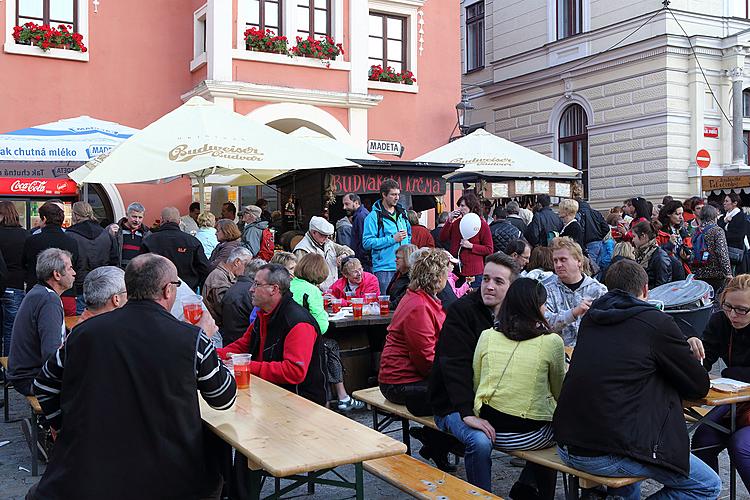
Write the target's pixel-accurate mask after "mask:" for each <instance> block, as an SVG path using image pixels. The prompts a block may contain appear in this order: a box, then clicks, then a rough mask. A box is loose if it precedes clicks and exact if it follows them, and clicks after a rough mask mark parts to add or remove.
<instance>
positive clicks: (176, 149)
mask: <svg viewBox="0 0 750 500" xmlns="http://www.w3.org/2000/svg"><path fill="white" fill-rule="evenodd" d="M343 166H355V164H354V163H352V162H351V161H349V160H346V159H345V158H342V157H340V156H337V155H335V154H332V153H329V152H326V151H323V150H321V149H318V148H315V147H313V146H310V145H308V144H306V143H304V142H302V141H300V140H298V139H295V138H293V137H290V136H289V135H287V134H284V133H283V132H279V131H278V130H275V129H273V128H271V127H268V126H266V125H263V124H261V123H257V122H254V121H252V120H248V119H247V118H246V117H245V116H243V115H240V114H239V113H235V112H234V111H232V110H229V109H226V108H224V107H222V106H218V105H215V104H213V103H211V102H209V101H207V100H205V99H203V98H201V97H193V98H191V99H190V100H189V101H188V102H186V103H185V104H183V105H182V106H180V107H179V108H177V109H175V110H174V111H171V112H170V113H167V114H166V115H164V116H162V117H161V118H159V119H158V120H156V121H155V122H153V123H151V124H150V125H148V126H147V127H146V128H144V129H143V130H140V131H138V132H136V133H135V134H133V136H132V137H131V138H130V139H128V140H126V141H125V142H123V143H122V144H120V145H119V146H118V147H117V148H115V149H113V150H111V151H110V152H109V153H107V154H106V155H102V156H100V157H97V158H95V159H94V160H92V161H91V162H89V163H87V164H86V165H83V166H82V167H81V168H79V169H77V170H76V171H74V172H71V174H70V177H71V178H73V179H74V180H76V181H78V182H109V183H130V182H147V181H154V180H158V179H169V178H173V177H176V176H180V175H190V176H191V177H195V178H196V179H197V181H198V186H199V187H200V191H201V201H203V199H204V197H203V187H204V186H205V181H206V178H207V177H208V176H211V175H216V174H219V175H222V176H240V175H243V174H246V175H248V176H250V177H258V176H259V174H260V175H263V174H270V173H271V172H273V174H274V175H278V174H280V173H282V172H285V171H289V170H303V169H314V168H332V167H343ZM266 177H267V175H266Z"/></svg>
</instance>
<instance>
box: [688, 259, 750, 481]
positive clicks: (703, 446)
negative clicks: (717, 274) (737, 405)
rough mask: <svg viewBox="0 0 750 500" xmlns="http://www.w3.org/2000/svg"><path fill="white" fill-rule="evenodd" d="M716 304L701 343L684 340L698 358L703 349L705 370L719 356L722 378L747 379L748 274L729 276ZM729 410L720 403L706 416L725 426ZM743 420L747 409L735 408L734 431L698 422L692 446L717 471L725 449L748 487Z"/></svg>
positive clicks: (748, 432)
mask: <svg viewBox="0 0 750 500" xmlns="http://www.w3.org/2000/svg"><path fill="white" fill-rule="evenodd" d="M720 304H721V309H722V311H721V312H717V313H715V314H714V315H713V316H711V320H710V321H709V322H708V326H707V327H706V331H705V332H703V342H702V344H701V341H699V340H698V339H696V338H695V337H693V338H691V339H688V343H689V344H690V345H691V347H692V349H693V352H694V353H696V354H697V356H696V357H698V358H699V357H700V350H701V347H702V348H703V351H704V353H705V357H704V358H703V366H704V367H705V368H706V370H707V371H710V370H711V367H713V365H714V363H716V362H717V361H718V360H719V359H721V360H722V361H723V362H724V363H725V364H726V365H727V367H726V368H724V369H723V370H722V371H721V376H722V377H727V378H732V379H735V380H741V381H742V382H750V274H741V275H739V276H737V277H735V278H732V281H730V282H729V284H728V285H727V286H726V288H725V289H724V292H723V293H722V294H721V300H720ZM729 409H730V408H729V405H726V406H723V407H721V408H720V409H719V410H717V411H715V412H713V413H712V415H711V417H709V418H710V419H711V420H712V421H714V422H720V423H723V424H724V425H725V426H726V427H728V426H729V425H728V422H727V421H726V420H728V418H729ZM747 419H748V414H747V412H746V411H743V410H742V409H738V412H737V430H736V431H735V432H734V434H731V435H727V434H725V433H723V432H718V431H717V430H715V429H714V428H713V427H709V426H708V425H701V426H700V427H698V429H697V430H696V431H695V434H694V435H693V443H692V448H693V449H694V450H696V451H695V455H696V456H697V457H698V458H700V459H701V460H703V461H704V462H705V463H706V464H708V465H709V466H710V467H711V468H712V469H713V470H715V471H717V472H718V470H719V460H718V456H719V453H721V452H722V451H723V450H724V449H725V448H727V449H728V451H729V456H730V458H731V459H732V460H733V461H734V463H735V464H736V466H737V471H738V472H739V473H740V477H741V478H742V482H743V483H745V486H750V458H748V457H750V426H747ZM722 421H723V422H722Z"/></svg>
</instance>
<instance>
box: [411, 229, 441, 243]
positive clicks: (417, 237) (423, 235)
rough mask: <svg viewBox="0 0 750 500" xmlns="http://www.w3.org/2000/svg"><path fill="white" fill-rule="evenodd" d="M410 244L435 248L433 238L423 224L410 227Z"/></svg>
mask: <svg viewBox="0 0 750 500" xmlns="http://www.w3.org/2000/svg"><path fill="white" fill-rule="evenodd" d="M411 244H412V245H416V246H417V248H424V247H429V248H435V239H434V238H433V237H432V234H431V233H430V230H429V229H427V228H426V227H424V226H419V225H417V226H412V227H411Z"/></svg>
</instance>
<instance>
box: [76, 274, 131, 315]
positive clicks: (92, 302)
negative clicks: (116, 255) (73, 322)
mask: <svg viewBox="0 0 750 500" xmlns="http://www.w3.org/2000/svg"><path fill="white" fill-rule="evenodd" d="M127 294H128V292H127V290H125V271H123V270H122V269H120V268H119V267H116V266H102V267H97V268H96V269H94V270H93V271H91V272H90V273H89V274H88V275H87V276H86V279H85V280H83V301H84V303H85V304H86V309H84V310H83V314H81V317H80V318H79V319H78V324H81V323H83V322H84V321H86V320H87V319H89V318H93V317H94V316H98V315H100V314H104V313H106V312H109V311H113V310H115V309H118V308H120V307H122V306H124V305H125V303H126V302H127V301H128V297H127Z"/></svg>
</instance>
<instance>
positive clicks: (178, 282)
mask: <svg viewBox="0 0 750 500" xmlns="http://www.w3.org/2000/svg"><path fill="white" fill-rule="evenodd" d="M169 285H174V286H175V288H179V287H180V285H182V281H180V280H177V281H170V282H169V283H167V284H166V285H164V286H163V287H162V288H167V287H168V286H169Z"/></svg>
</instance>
